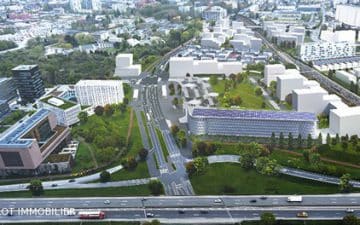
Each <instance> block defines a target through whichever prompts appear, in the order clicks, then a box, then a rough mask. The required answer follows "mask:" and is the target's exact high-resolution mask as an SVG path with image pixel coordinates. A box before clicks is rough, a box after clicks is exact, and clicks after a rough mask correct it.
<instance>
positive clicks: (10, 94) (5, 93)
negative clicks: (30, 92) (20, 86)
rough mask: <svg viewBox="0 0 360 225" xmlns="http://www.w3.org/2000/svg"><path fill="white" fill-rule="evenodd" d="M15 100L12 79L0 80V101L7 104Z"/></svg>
mask: <svg viewBox="0 0 360 225" xmlns="http://www.w3.org/2000/svg"><path fill="white" fill-rule="evenodd" d="M16 98H17V93H16V86H15V83H14V80H13V79H12V78H5V77H4V78H0V100H1V101H6V102H9V101H11V100H13V99H16Z"/></svg>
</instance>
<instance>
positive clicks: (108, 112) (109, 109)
mask: <svg viewBox="0 0 360 225" xmlns="http://www.w3.org/2000/svg"><path fill="white" fill-rule="evenodd" d="M114 112H115V110H114V108H113V107H112V106H111V105H110V104H106V105H105V106H104V113H105V115H107V116H111V115H113V114H114Z"/></svg>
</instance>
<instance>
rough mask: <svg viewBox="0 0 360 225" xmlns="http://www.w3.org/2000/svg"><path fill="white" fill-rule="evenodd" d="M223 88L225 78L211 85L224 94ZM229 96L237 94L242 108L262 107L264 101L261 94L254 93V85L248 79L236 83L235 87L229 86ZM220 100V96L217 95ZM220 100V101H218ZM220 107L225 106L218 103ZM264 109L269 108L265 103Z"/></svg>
mask: <svg viewBox="0 0 360 225" xmlns="http://www.w3.org/2000/svg"><path fill="white" fill-rule="evenodd" d="M224 88H225V80H219V81H218V82H217V84H216V85H213V86H212V89H213V90H214V91H215V92H217V93H219V94H224ZM228 93H229V95H230V97H234V96H237V95H239V96H240V97H241V99H242V101H243V102H242V104H241V108H244V109H263V108H262V103H263V102H264V101H265V99H264V97H263V96H256V95H255V87H254V85H252V84H251V83H250V81H247V80H246V81H243V82H242V83H240V84H238V85H237V86H236V88H231V89H230V90H229V91H228ZM219 100H220V97H219ZM219 102H221V101H219ZM220 104H221V105H220V106H221V107H225V105H224V104H222V103H220ZM265 109H269V106H268V105H266V108H265Z"/></svg>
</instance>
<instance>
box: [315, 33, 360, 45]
mask: <svg viewBox="0 0 360 225" xmlns="http://www.w3.org/2000/svg"><path fill="white" fill-rule="evenodd" d="M355 36H356V31H354V30H338V31H331V30H323V31H321V35H320V39H321V40H323V41H328V42H344V41H345V42H350V43H354V42H355Z"/></svg>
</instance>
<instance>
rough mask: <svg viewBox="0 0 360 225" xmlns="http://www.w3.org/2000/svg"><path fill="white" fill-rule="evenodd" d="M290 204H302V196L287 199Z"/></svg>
mask: <svg viewBox="0 0 360 225" xmlns="http://www.w3.org/2000/svg"><path fill="white" fill-rule="evenodd" d="M287 201H288V202H302V196H298V195H293V196H289V197H288V198H287Z"/></svg>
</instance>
